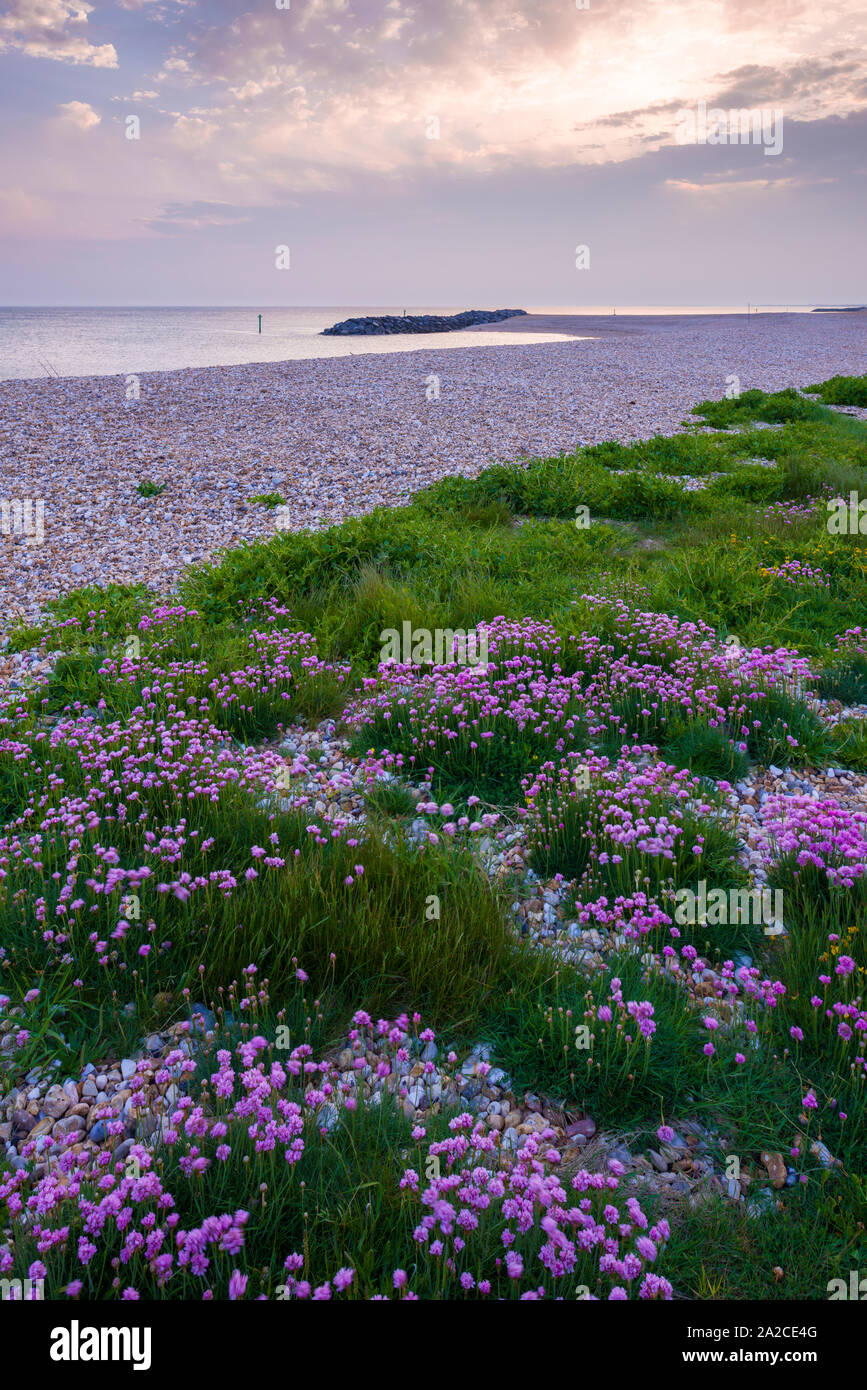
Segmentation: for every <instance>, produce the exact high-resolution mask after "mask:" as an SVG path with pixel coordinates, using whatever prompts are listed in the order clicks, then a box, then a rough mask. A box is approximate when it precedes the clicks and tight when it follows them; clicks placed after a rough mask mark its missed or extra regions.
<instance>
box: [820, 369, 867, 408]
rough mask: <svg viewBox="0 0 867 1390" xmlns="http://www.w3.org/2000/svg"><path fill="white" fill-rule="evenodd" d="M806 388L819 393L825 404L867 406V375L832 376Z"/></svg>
mask: <svg viewBox="0 0 867 1390" xmlns="http://www.w3.org/2000/svg"><path fill="white" fill-rule="evenodd" d="M804 390H805V391H808V392H809V393H810V395H811V396H812V395H817V396H818V397H819V399H820V400H821V401H822V404H823V405H856V406H867V376H832V377H831V378H830V379H829V380H828V381H822V382H819V384H818V385H817V386H806V387H805V388H804Z"/></svg>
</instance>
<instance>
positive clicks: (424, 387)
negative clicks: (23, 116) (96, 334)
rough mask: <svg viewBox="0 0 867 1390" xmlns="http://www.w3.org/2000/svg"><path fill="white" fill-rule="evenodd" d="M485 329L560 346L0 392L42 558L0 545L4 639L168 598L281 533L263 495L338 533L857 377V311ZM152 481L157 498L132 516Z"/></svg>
mask: <svg viewBox="0 0 867 1390" xmlns="http://www.w3.org/2000/svg"><path fill="white" fill-rule="evenodd" d="M491 327H492V329H494V330H496V331H498V332H502V331H503V330H504V329H510V331H513V332H515V333H520V332H521V331H523V332H533V333H547V332H561V333H563V335H564V336H563V340H562V341H558V342H549V343H544V344H538V343H537V344H534V345H525V344H517V343H516V344H515V345H514V346H512V345H509V346H492V347H490V348H479V347H475V346H474V347H467V348H465V349H455V348H448V349H443V348H440V349H438V348H437V346H436V343H435V342H430V345H429V346H426V347H425V348H424V349H423V350H419V351H417V352H402V353H388V352H385V353H372V354H365V355H363V356H354V357H339V358H319V359H306V360H292V361H286V362H271V363H253V364H250V365H247V366H232V367H213V368H190V369H185V370H181V371H169V372H152V373H146V374H145V373H143V374H142V375H141V377H140V392H141V394H140V398H139V399H138V400H129V401H128V400H127V399H126V383H125V380H124V378H123V377H119V376H118V377H105V376H99V377H66V378H60V379H51V378H48V379H39V380H35V381H29V380H28V381H7V382H3V383H0V498H3V499H10V500H12V499H19V500H22V501H23V500H24V499H27V498H30V499H33V500H34V502H37V501H39V500H40V499H41V500H43V501H44V509H45V510H44V515H45V523H44V524H45V535H44V542H43V544H42V545H38V544H28V543H27V542H26V540H25V538H23V537H17V538H16V537H13V536H0V592H2V595H3V614H2V621H3V622H4V623H6V622H8V621H9V620H10V619H11V618H14V617H15V616H18V615H22V616H24V615H28V616H29V615H34V614H35V613H36V612H37V611H38V609H39V606H40V605H41V604H42V603H44V602H45V600H47V599H49V598H52V597H56V596H58V595H59V594H62V593H64V592H66V591H68V590H69V589H71V588H75V587H78V586H80V585H82V584H85V583H88V582H95V583H100V584H105V583H107V582H109V581H111V580H114V581H118V582H127V583H128V582H132V581H135V580H140V581H143V582H145V583H147V584H150V585H152V586H154V587H155V588H159V589H162V590H165V589H167V588H169V587H170V586H171V584H172V583H173V582H174V581H175V579H176V578H177V576H178V574H179V573H180V571H181V570H182V569H183V567H184V566H185V565H187V564H190V563H194V562H197V561H200V560H202V559H204V558H205V557H207V556H208V555H211V554H213V553H214V552H215V551H216V550H218V549H219V548H221V547H223V546H229V545H233V544H237V543H238V542H239V541H240V540H242V539H243V538H249V539H253V538H255V537H259V536H267V535H269V534H271V533H273V531H274V530H275V526H276V523H275V518H274V515H273V513H270V512H268V511H267V510H265V509H264V508H262V507H260V506H250V505H249V504H248V502H247V499H248V498H249V497H250V496H251V495H254V494H256V493H268V492H280V493H281V494H282V496H283V497H284V498H285V499H286V501H287V503H288V504H289V506H290V508H291V525H292V527H293V528H296V527H297V528H300V527H303V526H306V525H311V524H322V523H325V522H331V521H339V520H341V519H343V518H344V517H345V516H348V515H351V514H354V513H360V512H364V511H368V510H370V509H371V508H372V507H374V506H376V505H379V504H382V503H386V504H393V503H397V502H401V501H404V500H406V498H407V497H408V496H409V495H410V494H411V493H412V492H414V491H416V490H418V489H419V488H421V487H424V486H426V485H427V484H428V483H431V482H433V481H434V480H435V479H437V478H439V477H442V476H443V475H444V474H446V473H455V472H457V473H465V474H473V473H475V472H478V471H479V470H480V469H482V468H484V467H485V466H487V465H488V464H489V463H490V462H492V461H494V460H505V459H515V458H520V457H522V456H534V455H539V454H543V455H548V454H556V453H559V452H561V451H562V450H567V451H568V450H572V449H574V447H575V446H576V445H577V444H581V443H594V442H598V441H600V440H603V439H609V438H617V439H621V440H630V439H638V438H646V437H648V436H649V435H652V434H653V433H655V432H669V431H672V430H675V429H676V428H677V427H678V425H679V424H680V422H681V421H682V420H683V419H684V418H685V416H686V415H687V413H688V411H689V410H690V408H691V406H692V405H694V404H695V403H696V402H697V401H699V400H701V399H703V398H707V397H719V396H721V395H722V394H723V392H724V390H725V386H726V378H727V377H728V376H729V375H731V374H734V375H737V376H738V378H739V380H740V385H741V388H742V389H747V388H748V387H751V386H759V387H763V388H765V389H778V388H780V387H783V386H789V385H798V386H804V385H807V384H809V383H811V382H813V381H816V380H821V379H822V378H824V377H828V376H832V375H834V374H835V373H837V372H843V373H861V372H864V371H865V366H867V351H865V349H867V314H863V313H862V314H857V315H856V314H845V315H842V314H841V315H818V314H813V315H811V314H797V315H795V314H792V315H782V314H781V315H773V316H771V315H756V316H754V317H750V318H748V317H747V316H746V315H740V316H722V315H721V316H706V317H705V316H683V317H671V318H667V319H659V318H656V317H649V316H648V317H645V318H637V317H636V318H632V319H630V318H628V317H626V316H617V318H614V317H612V316H587V317H584V316H578V315H575V316H566V315H531V316H528V317H527V318H522V319H513V320H506V321H505V322H504V323H500V324H495V325H492V326H491ZM467 331H469V330H467ZM472 331H474V332H480V331H484V330H483V329H482V328H478V327H477V328H475V329H474V330H472ZM572 335H580V336H575V337H573V336H572ZM437 387H438V390H439V395H438V397H436V395H435V392H436V389H437ZM429 397H432V398H430V399H429ZM143 479H149V480H151V481H153V482H156V483H158V484H159V483H165V484H166V487H165V490H164V491H163V492H162V494H161V495H160V496H158V497H153V498H150V499H142V498H140V497H139V495H138V493H137V491H136V486H137V484H138V483H139V482H140V481H142V480H143Z"/></svg>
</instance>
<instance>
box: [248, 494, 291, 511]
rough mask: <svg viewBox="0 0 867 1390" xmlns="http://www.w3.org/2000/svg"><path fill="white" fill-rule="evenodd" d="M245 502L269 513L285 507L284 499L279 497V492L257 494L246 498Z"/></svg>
mask: <svg viewBox="0 0 867 1390" xmlns="http://www.w3.org/2000/svg"><path fill="white" fill-rule="evenodd" d="M247 501H248V502H250V503H251V504H252V505H255V506H260V507H267V508H268V510H269V511H274V509H275V508H276V507H285V506H286V499H285V498H284V497H281V495H280V493H279V492H257V493H256V494H255V495H254V496H253V497H248V498H247Z"/></svg>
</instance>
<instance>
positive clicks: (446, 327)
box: [322, 309, 527, 338]
mask: <svg viewBox="0 0 867 1390" xmlns="http://www.w3.org/2000/svg"><path fill="white" fill-rule="evenodd" d="M526 312H527V310H526V309H465V310H464V312H463V313H462V314H450V315H449V314H407V315H401V316H398V315H397V314H384V315H383V316H382V317H381V318H373V317H371V318H363V319H344V320H343V322H342V323H335V324H334V326H333V327H332V328H323V330H322V333H323V335H325V336H330V337H341V338H342V337H346V336H348V335H349V334H364V335H365V336H370V335H373V334H375V333H448V332H449V331H450V330H451V329H453V328H471V327H472V325H473V324H474V323H499V322H500V320H501V319H513V318H516V317H517V315H518V314H526Z"/></svg>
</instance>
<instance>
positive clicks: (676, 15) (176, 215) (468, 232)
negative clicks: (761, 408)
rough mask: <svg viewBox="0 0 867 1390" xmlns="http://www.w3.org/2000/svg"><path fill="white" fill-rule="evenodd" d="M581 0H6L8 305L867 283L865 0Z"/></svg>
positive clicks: (1, 174) (2, 95) (764, 289)
mask: <svg viewBox="0 0 867 1390" xmlns="http://www.w3.org/2000/svg"><path fill="white" fill-rule="evenodd" d="M581 3H586V4H587V7H586V8H579V7H578V5H577V4H576V3H575V0H523V2H521V0H276V2H275V0H94V3H92V4H91V3H86V2H85V0H0V112H2V117H0V303H6V304H11V303H17V304H254V305H255V304H260V305H267V304H317V305H339V304H349V305H366V304H382V305H395V304H396V305H401V304H410V305H455V306H469V305H471V304H472V305H494V304H497V305H501V304H502V305H507V304H508V305H512V304H515V305H577V304H588V305H592V304H599V305H602V304H609V303H617V304H621V305H625V304H664V303H671V304H690V303H693V304H741V303H745V302H747V301H752V302H754V303H755V302H759V301H761V302H764V303H786V302H792V303H798V302H812V301H817V300H822V301H828V302H830V303H834V302H853V301H857V302H862V301H864V300H865V299H867V283H865V282H867V273H865V257H864V231H865V213H867V197H865V186H867V56H865V54H867V43H865V40H867V9H865V7H864V5H863V3H862V2H861V0H830V3H825V4H821V5H818V4H815V3H810V4H808V3H800V2H799V0H786V3H781V0H766V2H765V0H727V3H716V2H715V0H666V3H661V0H641V3H639V0H589V2H588V0H581ZM701 103H704V104H705V107H706V108H707V110H708V112H709V113H710V114H709V118H708V119H709V125H708V126H707V127H706V129H708V130H709V131H710V137H711V140H713V141H714V142H713V143H711V142H710V140H706V141H702V140H701V139H700V138H699V137H700V135H701V131H702V127H701V124H700V120H699V111H700V104H701ZM715 110H716V111H721V112H723V113H724V114H725V117H726V121H728V113H729V112H732V111H742V112H744V111H749V112H756V113H761V112H765V113H766V120H767V124H766V127H765V129H764V131H763V130H762V129H761V128H760V127H759V128H757V129H755V130H754V129H753V127H752V125H750V127H749V130H750V133H751V138H750V141H749V143H747V142H737V143H733V142H732V129H731V124H730V123H728V124H725V123H723V124H719V123H718V122H717V123H716V124H714V122H715V119H716V118H714V117H713V115H712V113H713V111H715ZM684 113H689V115H690V116H691V117H692V118H693V120H694V129H695V139H694V140H693V139H692V136H691V134H690V127H689V124H688V117H686V116H685V115H684ZM780 116H782V124H781V125H780ZM136 134H137V135H138V138H130V136H131V135H136ZM780 137H782V149H779V150H778V152H776V153H774V152H771V151H772V150H773V149H774V148H776V147H777V146H779V143H780ZM284 246H285V247H288V248H289V255H288V261H289V268H288V269H278V268H277V264H276V261H277V259H278V257H277V248H278V247H284ZM578 246H584V247H587V248H589V251H588V252H586V253H584V255H583V257H581V258H578V259H583V261H584V262H588V261H589V265H587V266H586V268H582V269H578V268H577V267H576V248H577V247H578ZM281 259H282V261H283V262H284V263H285V261H286V260H287V256H286V255H285V254H284V255H283V256H282V257H281Z"/></svg>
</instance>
